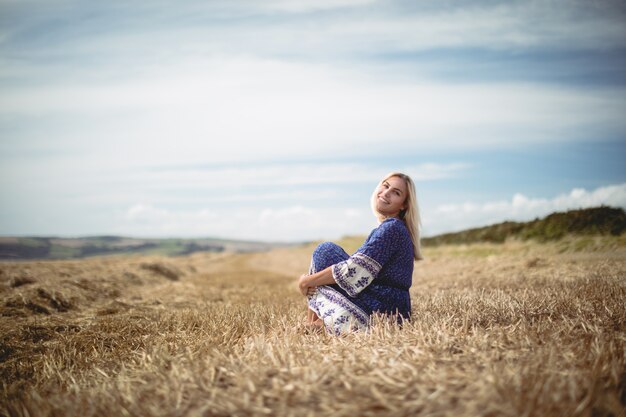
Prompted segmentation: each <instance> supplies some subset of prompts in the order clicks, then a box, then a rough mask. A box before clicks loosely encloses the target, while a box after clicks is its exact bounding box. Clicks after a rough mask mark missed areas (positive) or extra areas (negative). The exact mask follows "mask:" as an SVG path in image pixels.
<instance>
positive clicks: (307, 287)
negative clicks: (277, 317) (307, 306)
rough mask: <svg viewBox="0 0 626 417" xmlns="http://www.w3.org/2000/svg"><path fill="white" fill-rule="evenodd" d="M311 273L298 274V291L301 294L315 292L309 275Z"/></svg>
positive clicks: (305, 294)
mask: <svg viewBox="0 0 626 417" xmlns="http://www.w3.org/2000/svg"><path fill="white" fill-rule="evenodd" d="M310 276H311V275H306V274H304V275H300V279H299V280H298V287H299V288H300V292H301V293H302V295H304V296H307V295H313V293H314V292H315V286H314V285H312V284H311V280H310V278H309V277H310Z"/></svg>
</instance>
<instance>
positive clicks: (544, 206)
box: [422, 183, 626, 235]
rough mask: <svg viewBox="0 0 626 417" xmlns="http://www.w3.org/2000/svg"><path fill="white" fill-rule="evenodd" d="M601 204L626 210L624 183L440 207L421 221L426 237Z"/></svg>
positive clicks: (516, 195) (527, 219)
mask: <svg viewBox="0 0 626 417" xmlns="http://www.w3.org/2000/svg"><path fill="white" fill-rule="evenodd" d="M601 205H606V206H612V207H622V208H626V183H623V184H617V185H609V186H604V187H599V188H596V189H595V190H591V191H588V190H586V189H584V188H574V189H573V190H571V191H570V192H569V193H567V194H560V195H558V196H556V197H553V198H532V197H528V196H526V195H524V194H522V193H516V194H514V195H513V197H512V198H511V199H510V200H500V201H489V202H484V203H478V202H465V203H461V204H444V205H440V206H439V207H437V208H436V209H435V210H434V211H433V212H432V213H428V212H427V213H424V215H423V217H424V219H423V220H422V221H423V223H424V225H425V230H426V234H427V235H434V234H439V233H443V232H450V231H457V230H462V229H466V228H470V227H478V226H486V225H489V224H494V223H499V222H502V221H505V220H514V221H529V220H532V219H534V218H537V217H543V216H546V215H548V214H550V213H553V212H557V211H567V210H573V209H580V208H589V207H597V206H601Z"/></svg>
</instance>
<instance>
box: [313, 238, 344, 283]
mask: <svg viewBox="0 0 626 417" xmlns="http://www.w3.org/2000/svg"><path fill="white" fill-rule="evenodd" d="M349 257H350V255H348V254H347V253H346V251H345V250H343V249H342V247H341V246H339V245H337V244H335V243H332V242H324V243H321V244H319V245H318V246H317V248H315V250H314V251H313V255H312V256H311V267H310V269H309V275H311V274H314V273H316V272H319V271H321V270H323V269H326V268H328V267H329V266H331V265H334V264H336V263H339V262H341V261H345V260H346V259H348V258H349Z"/></svg>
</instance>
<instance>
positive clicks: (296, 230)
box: [113, 204, 375, 242]
mask: <svg viewBox="0 0 626 417" xmlns="http://www.w3.org/2000/svg"><path fill="white" fill-rule="evenodd" d="M374 227H375V219H374V217H373V215H372V214H371V213H370V212H369V211H367V210H366V211H363V210H358V209H354V208H351V207H343V208H342V207H333V208H320V207H316V206H311V207H307V206H302V205H291V206H285V207H282V208H262V207H236V208H234V209H230V210H224V209H221V210H220V209H199V210H180V211H171V210H167V209H163V208H160V207H157V206H153V205H148V204H136V205H133V206H131V207H129V208H128V209H127V210H126V211H125V212H124V213H122V214H121V215H120V216H118V219H117V224H116V225H115V227H114V229H113V230H114V231H113V233H116V234H120V235H125V236H136V237H164V236H172V237H223V238H230V239H244V240H261V241H276V242H278V241H285V242H302V241H311V240H321V239H333V238H339V237H341V236H343V235H346V234H366V233H367V232H369V230H370V229H372V228H374Z"/></svg>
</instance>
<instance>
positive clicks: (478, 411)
mask: <svg viewBox="0 0 626 417" xmlns="http://www.w3.org/2000/svg"><path fill="white" fill-rule="evenodd" d="M586 239H587V240H586V241H585V242H584V243H581V241H579V240H576V239H574V240H570V241H566V242H565V243H563V242H557V243H551V244H535V243H525V242H507V243H505V244H501V245H488V244H473V245H466V246H443V247H436V248H426V251H425V255H426V257H427V259H426V260H425V261H422V262H419V263H417V264H416V268H415V274H414V278H413V282H414V283H413V287H412V289H411V294H412V301H413V312H412V317H413V320H412V321H411V322H410V323H405V324H404V326H403V327H401V328H400V327H398V326H397V325H394V324H391V323H389V322H387V321H385V320H384V319H379V320H377V322H376V324H375V325H374V326H373V328H372V330H371V331H370V332H368V333H357V334H351V335H347V336H344V337H333V336H329V335H326V334H320V333H309V332H307V331H306V330H305V329H303V328H302V326H301V322H302V319H303V314H304V308H305V302H304V299H303V297H302V296H300V295H299V293H298V291H297V289H296V284H295V281H296V278H297V277H298V276H299V275H300V274H301V273H303V272H305V271H306V269H307V267H308V264H309V254H310V252H311V250H312V249H313V247H314V246H313V245H307V246H302V247H292V248H281V249H275V250H273V251H270V252H264V253H252V254H232V253H220V254H209V253H206V254H205V253H197V254H193V255H189V256H184V257H173V258H166V257H122V256H118V257H100V258H90V259H85V260H76V261H39V262H37V261H32V262H31V261H29V262H2V263H0V314H1V315H0V338H1V339H0V374H1V378H0V381H1V382H0V384H1V385H0V416H206V417H209V416H262V415H268V416H394V417H395V416H405V415H407V416H408V415H411V416H414V415H419V416H555V417H556V416H558V417H561V416H590V417H591V416H593V417H600V416H614V417H619V416H624V415H626V413H625V411H624V410H625V407H626V354H625V348H626V307H625V304H626V246H625V245H624V242H623V238H620V239H613V238H612V239H613V240H610V241H607V240H606V239H605V238H602V239H599V240H595V241H594V240H593V239H592V240H591V241H589V238H586ZM603 239H604V240H603ZM340 243H342V244H344V245H346V246H347V247H348V249H355V247H356V246H358V243H360V242H358V239H346V240H345V241H343V242H340Z"/></svg>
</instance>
